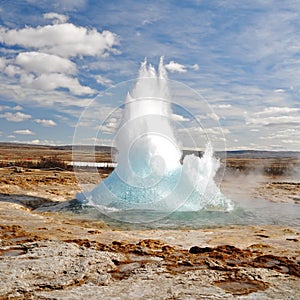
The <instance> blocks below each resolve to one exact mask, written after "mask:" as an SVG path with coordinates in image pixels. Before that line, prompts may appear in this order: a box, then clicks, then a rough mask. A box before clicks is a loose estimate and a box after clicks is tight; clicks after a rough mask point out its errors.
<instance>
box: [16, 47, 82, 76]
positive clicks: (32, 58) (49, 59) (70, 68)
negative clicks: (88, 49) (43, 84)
mask: <svg viewBox="0 0 300 300" xmlns="http://www.w3.org/2000/svg"><path fill="white" fill-rule="evenodd" d="M15 63H16V64H17V65H19V66H21V67H22V68H23V69H24V70H26V71H28V72H33V73H35V74H43V73H65V74H75V73H76V71H77V70H76V65H75V64H74V63H73V62H71V61H70V60H69V59H66V58H62V57H59V56H57V55H53V54H47V53H40V52H22V53H19V54H18V55H17V57H16V60H15Z"/></svg>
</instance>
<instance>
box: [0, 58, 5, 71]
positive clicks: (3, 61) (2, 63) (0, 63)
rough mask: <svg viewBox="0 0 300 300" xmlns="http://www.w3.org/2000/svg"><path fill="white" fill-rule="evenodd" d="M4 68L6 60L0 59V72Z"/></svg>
mask: <svg viewBox="0 0 300 300" xmlns="http://www.w3.org/2000/svg"><path fill="white" fill-rule="evenodd" d="M5 67H6V59H5V58H3V57H0V71H3V70H4V69H5Z"/></svg>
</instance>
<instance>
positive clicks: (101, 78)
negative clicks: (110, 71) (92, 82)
mask: <svg viewBox="0 0 300 300" xmlns="http://www.w3.org/2000/svg"><path fill="white" fill-rule="evenodd" d="M95 79H96V81H97V82H98V83H99V84H101V85H103V86H108V87H111V86H113V82H112V80H110V79H108V78H105V77H104V76H101V75H96V76H95Z"/></svg>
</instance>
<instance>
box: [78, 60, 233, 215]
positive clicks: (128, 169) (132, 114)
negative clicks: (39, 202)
mask: <svg viewBox="0 0 300 300" xmlns="http://www.w3.org/2000/svg"><path fill="white" fill-rule="evenodd" d="M171 116H172V111H171V100H170V94H169V88H168V80H167V74H166V70H165V68H164V65H163V60H162V59H161V60H160V64H159V68H158V72H156V70H155V69H154V68H153V67H152V66H151V65H148V64H147V62H146V60H145V61H144V62H143V63H142V65H141V68H140V71H139V78H138V80H137V82H136V85H135V87H134V88H133V90H132V91H131V92H129V93H128V95H127V98H126V101H125V107H124V110H123V117H122V120H121V123H120V126H119V129H118V131H117V133H116V135H115V141H114V142H115V146H116V148H117V150H118V154H117V157H116V160H117V167H116V168H115V170H114V171H113V172H112V173H111V175H110V176H109V177H108V178H106V179H105V180H104V181H103V182H101V183H100V184H99V185H98V186H97V187H96V188H94V189H93V190H92V191H91V192H90V193H85V202H86V203H87V204H88V205H93V206H98V207H101V209H102V210H104V209H107V210H111V211H113V210H115V209H117V210H143V211H145V210H149V211H164V212H173V211H175V210H177V211H198V210H201V209H217V210H224V211H229V210H232V209H233V205H232V202H231V201H230V200H229V199H227V198H226V197H225V196H223V195H222V193H221V192H220V190H219V188H218V187H217V185H216V184H215V182H214V176H215V174H216V171H217V169H218V168H219V161H218V160H217V159H216V158H214V156H213V151H212V147H211V145H210V144H208V145H207V147H206V151H205V153H204V155H203V156H202V158H199V157H196V156H194V155H188V156H186V157H185V158H184V159H183V161H182V162H181V156H182V152H181V150H180V149H179V145H178V142H177V141H176V138H175V135H174V130H173V128H172V126H171ZM78 198H82V195H81V196H80V195H79V197H78Z"/></svg>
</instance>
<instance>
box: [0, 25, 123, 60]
mask: <svg viewBox="0 0 300 300" xmlns="http://www.w3.org/2000/svg"><path fill="white" fill-rule="evenodd" d="M0 42H2V43H4V44H6V45H9V46H13V45H19V46H22V47H25V48H34V49H38V50H39V51H41V52H44V53H48V54H56V55H59V56H62V57H75V56H105V55H108V54H109V53H110V52H115V51H116V49H114V46H116V45H117V44H118V37H117V35H116V34H114V33H113V32H110V31H107V30H105V31H103V32H98V31H97V30H96V29H88V28H85V27H80V26H76V25H74V24H72V23H64V24H53V25H46V26H38V27H25V28H23V29H7V28H4V27H1V28H0Z"/></svg>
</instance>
